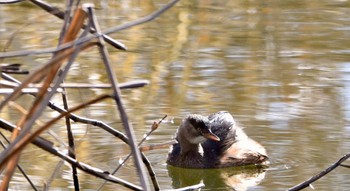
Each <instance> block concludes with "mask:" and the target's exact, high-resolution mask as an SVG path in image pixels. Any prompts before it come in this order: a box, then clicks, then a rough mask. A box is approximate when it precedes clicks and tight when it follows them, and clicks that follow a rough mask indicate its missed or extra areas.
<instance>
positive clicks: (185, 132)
mask: <svg viewBox="0 0 350 191" xmlns="http://www.w3.org/2000/svg"><path fill="white" fill-rule="evenodd" d="M178 138H179V141H180V142H181V139H186V141H187V142H189V143H191V144H200V143H203V142H204V141H206V140H207V139H210V140H213V141H220V138H219V137H218V136H216V135H215V134H213V133H212V131H211V125H210V122H209V119H208V118H207V117H204V116H202V115H197V114H191V115H188V116H187V117H186V118H185V119H184V120H183V122H182V124H181V125H180V128H179V130H178Z"/></svg>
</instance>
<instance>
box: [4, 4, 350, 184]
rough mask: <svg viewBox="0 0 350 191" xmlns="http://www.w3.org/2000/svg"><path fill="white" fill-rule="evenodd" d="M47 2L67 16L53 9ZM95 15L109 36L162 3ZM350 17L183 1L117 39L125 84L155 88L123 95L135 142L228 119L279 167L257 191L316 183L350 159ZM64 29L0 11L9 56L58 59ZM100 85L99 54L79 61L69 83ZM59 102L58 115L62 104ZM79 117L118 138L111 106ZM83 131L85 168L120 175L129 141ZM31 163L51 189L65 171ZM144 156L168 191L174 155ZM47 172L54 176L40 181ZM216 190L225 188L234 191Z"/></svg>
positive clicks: (109, 8)
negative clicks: (186, 122) (143, 82)
mask: <svg viewBox="0 0 350 191" xmlns="http://www.w3.org/2000/svg"><path fill="white" fill-rule="evenodd" d="M50 2H51V3H56V5H57V6H60V7H63V4H61V3H57V1H50ZM95 3H96V7H97V8H98V9H97V10H96V11H97V13H98V14H99V21H100V22H101V27H102V29H107V28H109V27H111V26H115V25H117V24H120V23H124V22H126V21H129V20H133V19H136V18H139V17H141V16H144V15H146V14H147V13H150V12H152V11H153V10H155V9H156V8H157V7H159V6H160V5H161V4H164V3H165V1H109V0H104V1H95ZM348 9H349V4H348V3H347V2H346V1H298V2H296V1H274V0H271V1H243V0H242V1H210V0H207V1H198V2H197V1H182V2H180V3H179V4H178V5H177V6H176V7H174V8H173V9H171V10H169V11H168V12H167V13H165V14H164V15H162V16H161V17H160V18H158V19H156V20H155V21H152V22H150V23H147V24H144V25H141V26H137V27H133V28H131V29H129V30H125V31H121V32H119V33H117V34H113V35H112V36H113V37H114V38H115V39H119V40H120V41H121V42H123V43H124V44H125V45H126V46H127V47H128V51H127V52H119V51H116V50H114V49H112V48H110V51H111V54H110V55H111V60H112V62H113V65H114V70H115V72H116V73H117V76H118V80H119V81H120V82H125V81H129V80H134V79H147V80H149V81H150V85H149V86H147V87H145V88H142V89H137V90H127V91H123V98H124V102H125V104H126V108H127V111H128V113H129V115H130V119H131V120H132V122H133V125H134V127H135V129H136V134H137V136H138V137H139V139H141V137H142V136H143V134H144V133H146V132H147V131H148V129H149V128H150V126H151V124H152V123H153V121H154V120H158V119H159V118H161V117H163V115H165V114H167V115H169V117H174V118H175V123H174V124H163V125H162V126H161V128H160V129H159V130H157V132H155V133H154V134H153V135H152V136H151V138H150V140H149V141H148V142H147V144H151V143H161V142H165V141H167V140H169V139H170V138H171V137H173V135H174V133H175V130H176V128H177V125H178V124H179V122H180V120H181V118H182V117H184V116H185V115H186V114H189V113H200V114H209V113H211V112H216V111H218V110H228V111H230V112H231V113H233V114H234V116H235V118H236V119H237V121H239V122H240V123H241V124H242V125H243V126H245V127H247V128H246V129H245V131H246V132H247V133H248V135H250V136H251V137H253V138H254V139H255V140H257V141H259V142H261V143H262V144H263V145H264V146H265V147H266V149H267V151H268V152H269V154H270V157H271V160H272V165H271V168H270V169H269V170H267V171H266V173H265V174H264V179H263V180H262V181H261V182H259V184H258V186H255V187H252V189H254V190H286V189H287V188H288V187H291V186H293V185H295V184H297V183H299V182H301V181H304V180H306V179H307V178H309V177H310V176H312V175H314V174H316V173H318V172H319V171H321V170H322V169H323V168H325V167H326V166H328V165H330V164H331V163H333V162H335V160H337V158H339V157H340V156H342V155H343V154H345V153H346V152H348V150H347V148H348V146H349V144H350V142H349V141H348V136H349V132H350V131H349V124H348V123H349V122H348V121H349V111H350V107H349V102H348V101H347V100H349V97H350V94H349V93H348V92H349V87H350V84H349V80H348V79H349V77H350V76H349V71H350V70H349V68H350V67H349V60H350V56H349V53H350V50H349V47H350V43H349V42H348V39H349V37H350V32H349V31H350V28H349V20H350V19H349V18H348ZM19 13H20V14H19ZM34 20H35V21H34ZM61 24H62V22H61V21H59V20H57V19H56V18H54V17H53V16H50V15H48V14H47V13H44V12H39V11H38V9H37V8H36V7H34V6H32V5H30V3H28V2H23V3H21V4H18V5H2V6H0V49H3V48H4V44H5V43H6V42H7V40H8V39H9V38H10V37H11V35H12V34H13V33H14V32H15V31H16V30H18V29H20V30H19V32H18V33H17V34H16V36H15V38H14V39H13V42H12V44H11V46H9V47H8V50H7V51H10V50H21V49H39V48H44V47H54V46H55V45H56V41H57V39H58V34H59V30H60V27H61ZM49 57H50V55H37V56H28V57H25V58H11V59H6V60H3V61H1V62H19V63H23V64H24V67H25V68H28V69H29V70H35V69H37V68H38V66H40V65H41V64H43V63H45V61H46V60H47V59H49ZM104 74H105V73H104V68H103V67H102V62H101V60H100V59H99V55H98V52H97V50H96V49H91V50H89V52H87V53H84V54H81V55H80V56H79V58H78V60H77V62H76V63H75V64H74V67H73V69H72V71H71V72H70V73H69V77H68V80H67V81H68V82H88V83H92V84H98V83H107V82H108V81H107V78H106V77H105V75H104ZM19 78H23V77H19ZM101 92H108V90H97V89H94V90H83V89H79V90H69V92H68V93H69V98H70V100H71V102H72V104H73V105H76V104H77V103H80V102H81V101H82V100H88V99H89V98H91V97H92V96H95V95H98V94H101ZM28 99H31V98H28V97H26V98H21V100H20V101H19V104H21V105H23V106H26V103H27V102H28ZM55 101H56V102H57V103H58V104H60V101H59V99H58V98H57V99H55ZM79 114H80V115H83V116H87V117H90V118H94V119H97V120H102V121H104V122H106V123H108V124H110V125H111V126H113V127H114V128H116V129H119V130H121V129H122V126H121V124H120V120H119V118H118V113H117V111H116V109H115V106H114V102H113V101H106V102H103V103H100V104H98V105H95V106H93V107H91V108H89V109H87V110H84V111H81V112H80V113H79ZM0 115H1V117H2V118H4V119H6V120H10V121H16V120H17V118H16V116H18V114H17V113H16V112H15V111H13V110H10V109H8V108H7V109H6V110H3V111H2V113H1V114H0ZM52 115H54V112H52V111H49V110H48V113H47V114H46V116H43V120H45V119H46V118H50V117H51V116H52ZM62 126H63V123H61V124H58V125H57V127H55V128H54V129H53V131H55V132H56V133H57V134H58V135H60V136H63V135H64V133H65V132H64V129H63V128H62ZM75 131H76V132H75V133H76V136H77V138H78V139H79V144H78V145H79V146H78V150H77V152H78V157H79V159H80V160H82V161H87V162H88V163H89V164H92V165H99V168H102V169H111V168H114V167H115V166H116V163H117V161H118V160H119V159H120V158H121V157H125V156H126V155H127V154H128V152H129V150H128V149H126V147H125V146H124V145H123V144H122V143H121V141H119V140H116V139H115V138H114V137H112V136H110V135H108V134H107V133H105V132H104V131H102V130H99V129H97V128H95V127H89V126H84V125H77V126H75ZM45 136H47V135H45ZM47 137H49V136H47ZM53 141H55V140H53ZM56 144H57V145H58V146H60V147H62V148H65V147H64V146H63V145H61V144H60V143H56ZM31 153H36V155H33V154H31ZM24 155H25V156H26V157H25V158H22V160H21V163H22V164H23V165H24V167H25V168H26V169H27V171H28V172H29V173H30V174H33V176H34V177H35V180H36V181H37V183H38V185H43V182H44V181H46V180H47V177H49V176H50V175H51V173H52V171H53V168H54V166H55V165H56V164H57V161H58V160H57V159H56V158H55V157H52V156H51V155H47V154H46V153H44V152H43V151H41V150H40V149H38V148H34V147H30V148H29V149H28V150H27V151H26V152H25V153H24ZM146 155H147V156H148V157H149V159H150V161H151V162H152V164H153V165H154V167H155V171H156V173H157V176H158V178H159V181H160V183H161V188H164V189H170V188H172V185H173V184H171V181H172V179H171V177H170V176H169V175H168V170H167V168H166V165H165V164H164V163H165V159H166V155H167V149H161V150H155V151H149V152H146ZM33 161H34V163H35V164H33ZM43 161H49V162H48V163H46V162H45V163H43ZM50 166H51V168H50ZM39 168H45V169H48V170H45V171H42V170H41V171H38V169H39ZM49 169H50V170H49ZM130 172H132V173H133V172H134V171H133V166H132V163H131V162H129V163H128V164H127V165H126V167H125V168H123V171H122V172H120V174H119V175H120V177H122V178H125V179H129V180H130V179H132V181H134V182H137V177H136V176H135V175H134V174H132V175H130ZM339 173H340V174H339ZM68 174H69V168H68V167H67V166H65V167H64V168H63V169H62V171H61V172H60V173H59V174H58V175H57V177H56V180H55V182H54V183H53V188H57V189H65V188H67V187H71V186H72V181H71V179H70V176H69V175H68ZM346 174H347V172H345V171H342V170H340V171H339V172H337V175H335V174H333V175H332V174H331V175H329V176H328V177H327V178H325V179H322V180H319V181H318V182H317V183H315V184H314V187H315V188H318V189H320V190H344V189H346V188H348V187H349V184H348V183H347V182H346V181H344V179H343V176H345V175H346ZM221 175H222V176H225V174H221ZM221 175H220V176H218V177H221ZM342 175H343V176H342ZM80 178H81V181H82V187H83V188H85V189H96V188H97V187H98V186H99V185H100V182H99V180H96V179H95V178H92V177H91V176H90V175H86V174H81V175H80ZM16 180H19V181H18V182H19V183H20V185H21V186H20V188H21V189H22V188H23V189H24V188H29V187H28V186H27V184H26V182H25V181H24V180H22V179H21V175H19V174H18V175H16ZM97 182H98V183H97ZM231 182H232V181H231ZM334 182H336V184H335V183H334ZM101 183H102V182H101ZM173 183H174V182H173ZM22 185H23V187H22ZM215 186H216V187H223V188H224V187H226V184H225V183H223V184H221V186H220V185H215ZM114 189H115V187H114V185H112V184H108V185H107V186H106V190H114ZM248 190H249V188H248Z"/></svg>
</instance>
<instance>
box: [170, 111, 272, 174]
mask: <svg viewBox="0 0 350 191" xmlns="http://www.w3.org/2000/svg"><path fill="white" fill-rule="evenodd" d="M176 139H177V141H178V143H176V144H174V145H172V150H171V151H170V152H169V155H168V160H167V163H168V164H170V165H173V166H178V167H184V168H222V167H229V166H242V165H264V164H267V160H268V157H267V154H266V150H265V148H264V147H263V146H261V145H260V144H259V143H257V142H256V141H254V140H252V139H250V138H249V137H248V136H247V135H246V134H245V133H244V131H243V130H242V128H241V127H239V126H238V125H237V124H236V122H235V121H234V119H233V117H232V116H231V114H230V113H228V112H226V111H220V112H217V113H214V114H211V115H209V116H208V117H205V116H201V115H197V114H191V115H188V116H187V117H186V118H185V119H184V120H183V122H182V124H181V125H180V127H179V128H178V130H177V136H176Z"/></svg>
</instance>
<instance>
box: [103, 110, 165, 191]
mask: <svg viewBox="0 0 350 191" xmlns="http://www.w3.org/2000/svg"><path fill="white" fill-rule="evenodd" d="M166 117H167V115H165V116H164V117H163V118H162V119H161V120H159V122H158V123H157V122H154V123H153V125H152V128H151V130H150V131H149V132H148V133H147V134H145V136H144V137H143V139H142V140H141V141H140V142H139V144H138V146H139V147H140V146H141V145H142V143H143V142H144V141H145V140H146V139H147V138H148V137H149V136H150V135H151V134H152V132H153V131H155V130H156V129H157V128H158V127H159V125H160V123H162V121H163V120H164V119H165V118H166ZM131 155H132V153H129V154H128V156H126V157H125V159H124V160H123V161H122V162H121V163H120V164H119V165H118V167H117V168H116V169H115V170H114V171H113V172H112V175H114V174H115V173H116V172H117V171H118V170H119V169H120V168H121V167H122V166H123V165H124V164H125V163H126V161H127V160H129V158H130V157H131ZM152 171H153V170H152ZM153 173H154V172H153ZM151 178H152V182H153V184H154V189H155V190H159V184H158V181H157V179H156V178H155V176H153V177H152V176H151ZM105 184H106V182H104V183H103V184H102V185H101V186H100V187H99V188H98V189H97V190H101V189H102V187H103V186H104V185H105Z"/></svg>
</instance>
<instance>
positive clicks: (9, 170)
mask: <svg viewBox="0 0 350 191" xmlns="http://www.w3.org/2000/svg"><path fill="white" fill-rule="evenodd" d="M85 18H86V13H85V12H84V11H83V10H81V9H77V10H76V12H75V14H74V17H73V20H72V23H71V24H70V26H69V28H68V31H67V35H65V36H64V38H63V42H64V43H65V42H70V41H73V40H74V39H75V38H76V36H77V34H78V32H79V30H80V28H81V26H82V25H83V22H84V20H85ZM76 26H77V27H76ZM77 28H78V29H77ZM65 51H68V50H65ZM58 54H62V52H59V53H58ZM72 57H73V56H72ZM62 63H63V60H62V61H61V62H56V64H54V65H53V66H52V67H51V68H50V72H49V74H48V75H46V79H45V81H44V83H43V86H42V88H41V90H40V91H39V93H38V94H37V96H36V99H35V101H34V103H33V105H32V107H31V108H30V110H29V112H28V114H27V115H23V117H22V118H21V119H20V121H19V122H18V124H17V127H18V128H16V129H15V131H14V132H13V134H12V136H11V141H15V140H19V139H21V137H23V136H25V135H26V134H27V133H28V132H29V131H30V129H31V128H32V124H33V123H34V121H35V119H36V118H37V117H38V116H39V115H40V114H41V112H42V111H43V109H44V107H45V106H46V105H47V102H48V100H49V99H50V98H51V97H52V95H53V92H49V93H48V94H47V89H48V88H49V86H50V84H51V83H52V82H53V80H54V79H55V76H56V74H57V72H58V70H59V68H60V67H61V65H62ZM58 82H59V81H58ZM56 89H57V88H56ZM45 97H46V100H47V102H46V103H45V102H44V101H45ZM42 102H44V104H45V105H43V103H42ZM21 129H23V130H21ZM20 131H21V132H20ZM10 146H11V145H10ZM9 148H10V147H9ZM9 148H8V149H6V150H7V151H8V150H10V149H9ZM6 150H5V151H6ZM20 154H21V153H20V152H18V153H16V155H13V156H12V158H11V159H9V160H7V161H6V162H7V163H6V164H5V163H3V165H6V173H5V175H4V177H3V179H2V183H1V184H0V190H5V189H7V188H8V185H9V182H10V180H11V177H12V175H13V173H14V170H15V168H16V166H17V163H18V161H19V157H20ZM3 165H1V166H0V167H3Z"/></svg>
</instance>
